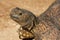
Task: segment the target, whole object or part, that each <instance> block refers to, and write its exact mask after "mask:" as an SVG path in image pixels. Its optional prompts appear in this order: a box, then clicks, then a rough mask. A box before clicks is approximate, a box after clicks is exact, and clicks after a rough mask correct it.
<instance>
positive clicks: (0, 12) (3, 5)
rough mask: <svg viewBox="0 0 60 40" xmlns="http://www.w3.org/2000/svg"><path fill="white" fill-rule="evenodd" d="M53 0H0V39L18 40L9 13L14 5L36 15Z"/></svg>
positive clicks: (14, 25) (15, 26) (15, 28)
mask: <svg viewBox="0 0 60 40" xmlns="http://www.w3.org/2000/svg"><path fill="white" fill-rule="evenodd" d="M54 1H55V0H0V40H19V38H18V34H17V29H18V28H19V26H20V25H18V24H17V23H16V22H14V21H13V20H12V19H11V18H10V16H9V14H10V10H11V9H12V8H14V7H20V8H24V9H27V10H30V11H32V12H33V13H34V14H35V15H36V16H39V15H40V14H41V13H43V12H44V11H45V10H46V9H47V8H48V7H49V6H50V5H51V4H52V3H53V2H54Z"/></svg>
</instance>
